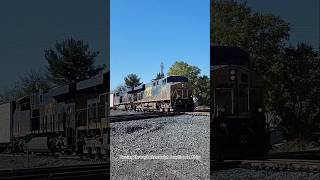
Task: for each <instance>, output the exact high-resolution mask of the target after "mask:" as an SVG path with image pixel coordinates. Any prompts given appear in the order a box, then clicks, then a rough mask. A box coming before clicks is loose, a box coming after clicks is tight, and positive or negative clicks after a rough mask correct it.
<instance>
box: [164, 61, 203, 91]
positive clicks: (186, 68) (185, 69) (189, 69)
mask: <svg viewBox="0 0 320 180" xmlns="http://www.w3.org/2000/svg"><path fill="white" fill-rule="evenodd" d="M199 74H200V69H199V68H198V67H196V66H191V65H189V64H188V63H186V62H183V61H176V62H174V63H173V65H172V66H171V67H170V68H169V70H168V75H169V76H185V77H187V78H188V79H189V81H190V83H191V84H192V85H195V82H196V81H197V78H198V76H199Z"/></svg>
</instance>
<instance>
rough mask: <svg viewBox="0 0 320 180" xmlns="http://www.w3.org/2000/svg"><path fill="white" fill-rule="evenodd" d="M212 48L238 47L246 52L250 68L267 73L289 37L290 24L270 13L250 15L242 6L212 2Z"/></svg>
mask: <svg viewBox="0 0 320 180" xmlns="http://www.w3.org/2000/svg"><path fill="white" fill-rule="evenodd" d="M210 16H211V19H212V20H211V26H210V28H211V31H210V37H211V45H228V46H239V47H241V48H243V49H244V50H246V51H247V52H249V54H250V55H251V57H252V60H253V61H252V66H253V67H254V68H255V69H256V70H257V71H258V72H259V73H260V74H265V73H267V72H268V70H269V67H270V66H271V65H272V64H273V59H276V58H278V56H279V54H280V53H281V52H282V50H283V48H284V45H285V42H286V40H288V38H289V30H290V29H289V24H288V23H287V22H285V21H284V20H282V19H281V18H280V17H279V16H275V15H273V14H261V13H253V12H252V11H251V9H250V8H248V7H246V4H245V3H238V2H236V1H232V0H225V1H222V2H221V1H219V2H215V1H213V0H212V1H211V15H210Z"/></svg>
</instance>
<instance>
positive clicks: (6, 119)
mask: <svg viewBox="0 0 320 180" xmlns="http://www.w3.org/2000/svg"><path fill="white" fill-rule="evenodd" d="M11 122H12V115H11V103H7V104H2V105H0V127H1V131H0V145H1V144H3V143H10V142H11Z"/></svg>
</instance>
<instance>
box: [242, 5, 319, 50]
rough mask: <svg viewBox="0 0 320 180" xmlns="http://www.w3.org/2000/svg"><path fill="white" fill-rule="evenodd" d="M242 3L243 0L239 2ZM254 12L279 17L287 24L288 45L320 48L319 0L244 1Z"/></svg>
mask: <svg viewBox="0 0 320 180" xmlns="http://www.w3.org/2000/svg"><path fill="white" fill-rule="evenodd" d="M240 1H243V0H240ZM246 1H247V5H248V6H249V7H251V8H252V10H253V11H255V12H262V13H272V14H275V15H280V17H281V18H282V19H284V20H285V21H286V22H289V26H290V28H291V30H290V40H289V44H290V45H296V44H297V42H306V43H308V44H310V45H312V46H313V47H314V48H316V49H319V48H320V13H319V11H320V1H319V0H304V1H303V0H265V1H261V0H246Z"/></svg>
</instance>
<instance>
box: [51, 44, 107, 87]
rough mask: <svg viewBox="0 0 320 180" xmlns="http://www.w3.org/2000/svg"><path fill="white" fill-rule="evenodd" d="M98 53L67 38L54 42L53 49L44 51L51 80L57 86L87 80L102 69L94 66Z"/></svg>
mask: <svg viewBox="0 0 320 180" xmlns="http://www.w3.org/2000/svg"><path fill="white" fill-rule="evenodd" d="M98 54H99V52H97V51H91V50H89V45H88V44H87V43H85V42H84V41H82V40H75V39H73V38H69V39H66V40H62V41H60V42H56V44H55V48H54V49H48V50H45V58H46V60H47V62H48V64H49V67H48V70H49V72H50V73H51V79H52V81H53V82H54V83H57V84H66V83H72V82H78V81H82V80H86V79H89V78H91V77H93V76H95V75H97V74H98V73H99V72H100V71H102V70H103V69H104V67H96V66H95V58H96V57H97V55H98Z"/></svg>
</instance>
